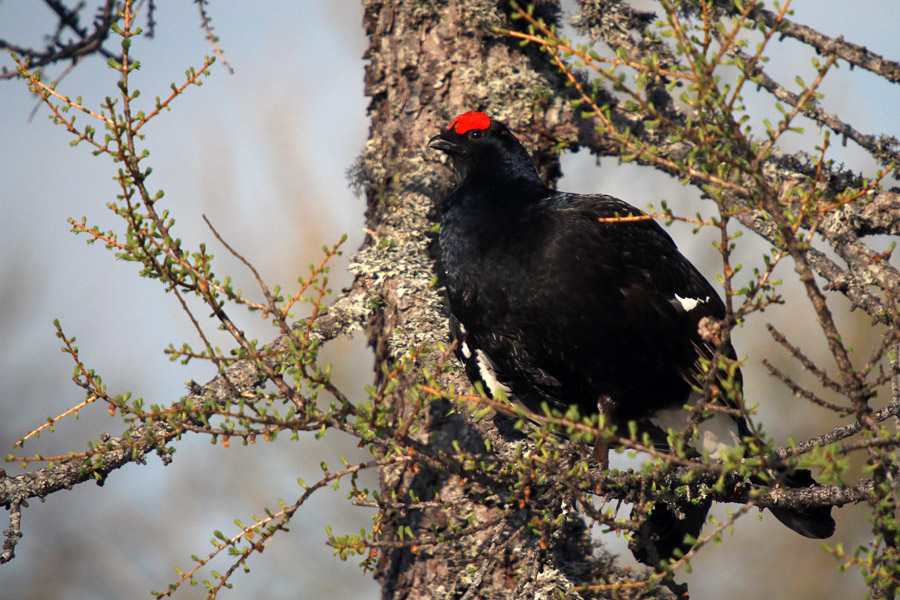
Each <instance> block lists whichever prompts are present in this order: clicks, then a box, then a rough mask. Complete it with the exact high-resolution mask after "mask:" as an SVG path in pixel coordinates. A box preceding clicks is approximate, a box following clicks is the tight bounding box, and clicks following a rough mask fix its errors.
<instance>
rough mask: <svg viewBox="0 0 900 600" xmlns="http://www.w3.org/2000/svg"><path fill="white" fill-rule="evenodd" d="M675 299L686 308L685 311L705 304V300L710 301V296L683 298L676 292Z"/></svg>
mask: <svg viewBox="0 0 900 600" xmlns="http://www.w3.org/2000/svg"><path fill="white" fill-rule="evenodd" d="M675 301H676V302H678V304H680V305H681V308H683V309H684V312H691V311H692V310H694V309H695V308H697V306H698V305H700V304H703V303H704V302H708V301H709V296H706V297H704V298H682V297H681V296H679V295H678V294H675Z"/></svg>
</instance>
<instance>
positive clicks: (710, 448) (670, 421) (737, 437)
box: [650, 392, 741, 460]
mask: <svg viewBox="0 0 900 600" xmlns="http://www.w3.org/2000/svg"><path fill="white" fill-rule="evenodd" d="M699 400H700V395H699V394H697V393H696V392H692V393H691V396H690V398H689V399H688V402H687V405H688V406H692V407H694V406H696V405H697V402H698V401H699ZM693 414H694V413H693V412H692V411H689V410H687V409H685V408H682V407H679V408H669V409H666V410H661V411H659V412H657V413H656V414H655V415H653V416H652V417H651V418H650V422H651V423H653V424H654V425H656V426H657V427H659V428H660V429H662V430H663V431H668V430H669V429H671V430H673V431H684V430H685V429H687V428H688V427H689V426H690V422H691V417H692V416H693ZM697 434H698V436H699V438H700V442H699V444H698V447H697V450H698V451H700V452H702V453H704V454H705V453H709V457H710V458H712V459H715V460H722V459H723V458H724V457H725V454H724V453H725V451H726V450H728V449H730V448H734V447H737V446H740V445H741V434H740V432H739V430H738V424H737V421H735V420H734V418H733V417H732V416H731V415H729V414H726V413H723V412H713V416H712V417H710V418H709V419H706V420H705V421H702V422H701V423H700V424H699V425H697Z"/></svg>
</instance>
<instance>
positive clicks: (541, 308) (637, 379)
mask: <svg viewBox="0 0 900 600" xmlns="http://www.w3.org/2000/svg"><path fill="white" fill-rule="evenodd" d="M429 146H430V147H432V148H436V149H438V150H441V151H442V152H445V153H446V154H447V155H449V157H450V158H451V159H452V162H453V163H454V166H455V167H456V169H457V170H458V171H459V174H460V176H461V181H460V183H459V185H458V186H457V187H456V189H455V190H454V191H453V192H452V194H451V195H450V197H449V198H448V199H447V201H446V204H445V206H444V212H443V217H442V219H441V229H440V252H441V263H442V267H443V270H444V273H445V276H446V287H447V294H448V296H449V301H450V310H451V313H452V319H451V320H452V321H453V329H454V334H455V335H456V336H457V337H458V338H459V339H458V341H459V345H458V350H457V352H458V354H459V357H460V359H461V360H462V361H463V362H464V364H465V366H466V371H467V373H468V375H469V377H470V378H471V379H472V380H473V381H481V382H482V383H483V384H484V387H485V391H486V392H487V393H490V394H496V393H497V390H498V388H502V389H504V390H505V391H506V392H507V393H509V394H510V396H511V397H512V398H514V399H515V400H517V401H519V402H521V403H522V404H524V406H525V407H527V408H528V409H529V410H531V411H534V412H537V413H541V412H542V404H543V403H546V404H547V405H548V406H549V407H550V408H553V409H559V410H561V411H563V412H564V411H565V410H566V409H568V408H569V407H570V406H572V405H575V406H577V407H578V409H579V411H580V413H581V415H590V414H596V413H598V412H599V411H602V412H603V413H604V414H605V415H606V416H607V418H608V419H610V420H611V422H612V423H615V424H619V425H624V424H625V423H627V422H628V421H636V422H638V424H639V425H640V427H641V428H642V430H644V431H647V432H649V433H651V435H653V434H655V435H656V439H657V440H660V439H661V445H662V446H663V447H665V439H666V438H665V433H664V432H666V431H667V430H668V429H673V430H675V431H681V430H684V429H685V428H687V427H688V426H689V425H690V420H689V415H690V412H689V411H687V410H685V408H684V407H685V405H688V404H689V403H691V402H695V401H696V396H697V394H694V395H693V396H692V383H693V384H696V380H697V369H698V367H697V363H698V359H699V358H701V357H708V356H711V355H712V354H713V352H714V347H713V345H712V344H711V343H710V342H709V341H707V340H705V339H704V338H703V337H702V336H701V334H700V332H699V330H698V326H700V324H701V321H703V320H704V318H707V317H708V319H709V320H712V321H711V322H715V321H718V320H721V319H722V318H723V317H724V316H725V307H724V305H723V303H722V301H721V299H720V298H719V296H718V294H717V293H716V291H715V289H713V287H712V286H711V285H710V284H709V282H708V281H707V280H706V279H705V278H704V277H703V275H701V274H700V272H699V271H698V270H697V269H696V268H695V267H694V266H693V265H692V264H691V263H690V262H689V261H688V260H687V259H686V258H685V257H684V256H683V255H682V254H681V253H680V252H679V251H678V249H677V247H676V245H675V243H674V242H673V241H672V238H671V237H669V235H668V234H667V233H666V232H665V230H663V228H662V227H660V225H659V224H658V223H657V222H655V221H653V220H616V218H617V217H630V216H640V215H642V214H643V213H642V212H641V211H640V210H638V209H637V208H635V207H633V206H631V205H630V204H627V203H625V202H623V201H621V200H619V199H617V198H613V197H612V196H607V195H603V194H592V195H582V194H571V193H563V192H557V191H555V190H552V189H550V188H548V187H547V186H546V185H544V182H543V181H541V179H540V177H539V176H538V174H537V171H536V170H535V168H534V165H533V163H532V160H531V157H530V156H529V154H528V151H527V150H526V149H525V148H524V146H522V144H521V143H520V142H519V141H518V140H517V139H516V138H515V136H513V134H512V133H510V131H509V129H508V128H507V127H506V125H504V124H503V123H501V122H499V121H496V120H493V119H491V118H490V117H488V116H487V115H486V114H484V113H480V112H468V113H465V114H463V115H460V116H459V117H457V118H456V119H454V120H453V122H452V123H450V126H449V127H448V128H447V129H446V130H445V131H443V132H442V133H440V134H439V135H437V136H435V137H434V138H433V139H432V140H431V141H430V143H429ZM726 352H727V353H729V354H730V355H731V356H734V353H733V349H732V348H731V346H730V344H729V345H728V346H727V348H726ZM739 377H740V373H737V376H736V377H735V379H736V380H737V381H739ZM713 414H714V416H713V417H712V418H711V419H708V420H706V421H703V422H701V423H700V424H699V426H698V441H697V442H696V445H697V446H698V448H697V450H698V451H700V452H707V453H708V454H709V456H710V458H712V459H717V458H720V457H721V456H722V455H721V453H722V451H723V450H725V449H726V448H728V447H734V446H738V445H740V444H741V440H742V437H743V436H745V435H746V434H747V433H748V431H747V427H746V423H745V422H744V420H743V419H742V418H741V417H738V416H733V415H731V414H727V413H724V412H714V413H713ZM626 431H627V429H626ZM779 479H780V480H781V482H782V483H784V484H785V485H788V486H791V487H805V486H810V485H815V482H814V481H813V479H812V477H811V476H810V474H809V472H808V471H795V472H793V473H791V474H790V475H788V474H781V475H780V476H779ZM708 508H709V503H708V502H706V503H701V504H700V505H699V506H694V507H692V508H690V509H688V510H683V511H681V512H682V519H678V518H677V517H676V516H675V514H676V513H675V512H674V511H672V510H671V509H668V508H666V507H660V506H659V505H658V506H657V507H656V508H654V511H653V514H652V515H651V518H650V525H651V535H652V537H653V538H654V544H655V548H656V551H657V556H656V557H652V556H650V557H648V556H647V555H646V554H644V555H641V556H639V558H640V559H642V560H645V561H647V560H648V559H650V560H653V559H655V560H653V562H654V563H655V561H656V560H659V559H665V558H668V557H670V556H671V555H672V554H673V552H674V551H675V549H676V548H681V549H682V550H684V549H686V547H687V546H685V545H684V544H683V541H684V536H685V535H686V534H689V535H690V536H692V537H695V538H696V537H697V536H698V535H699V532H700V528H701V527H702V526H703V522H704V521H705V517H706V513H707V511H708ZM773 512H774V513H775V515H776V516H777V517H778V519H779V520H781V521H782V522H783V523H785V524H786V525H787V526H788V527H790V528H792V529H794V530H795V531H797V532H798V533H800V534H802V535H805V536H807V537H812V538H825V537H829V536H830V535H831V534H832V533H833V532H834V521H833V520H832V518H831V515H830V509H828V508H825V509H809V510H804V511H793V510H786V509H779V510H776V511H773Z"/></svg>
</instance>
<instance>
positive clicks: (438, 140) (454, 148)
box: [428, 134, 466, 156]
mask: <svg viewBox="0 0 900 600" xmlns="http://www.w3.org/2000/svg"><path fill="white" fill-rule="evenodd" d="M428 147H429V148H434V149H435V150H440V151H441V152H446V153H447V154H449V155H450V156H465V154H466V151H465V150H463V148H462V147H460V146H459V145H458V144H454V143H453V142H449V141H447V140H445V139H444V138H442V137H441V136H440V134H438V135H436V136H434V137H433V138H431V139H430V140H429V141H428Z"/></svg>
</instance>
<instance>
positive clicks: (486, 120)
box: [428, 112, 540, 182]
mask: <svg viewBox="0 0 900 600" xmlns="http://www.w3.org/2000/svg"><path fill="white" fill-rule="evenodd" d="M428 146H429V147H431V148H436V149H437V150H440V151H442V152H444V153H446V154H447V155H448V156H449V157H450V158H451V160H452V161H453V163H454V166H455V167H456V168H457V169H458V170H459V171H460V174H461V175H462V176H463V178H466V177H470V176H479V177H486V178H487V179H494V178H497V177H503V178H505V179H506V180H507V181H509V182H512V181H516V180H522V179H526V180H535V179H536V180H537V181H538V182H539V181H540V179H539V178H538V176H537V171H535V169H534V163H533V162H532V160H531V156H530V155H529V154H528V151H527V150H526V149H525V147H524V146H523V145H522V144H521V143H520V142H519V140H517V139H516V136H514V135H513V134H512V133H511V132H510V130H509V128H508V127H507V126H506V125H505V124H503V123H502V122H500V121H497V120H495V119H491V118H490V117H489V116H487V115H486V114H484V113H482V112H467V113H464V114H461V115H459V116H458V117H456V118H455V119H453V121H451V122H450V126H449V127H447V129H445V130H444V131H442V132H441V133H439V134H438V135H436V136H434V137H433V138H431V141H429V142H428Z"/></svg>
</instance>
